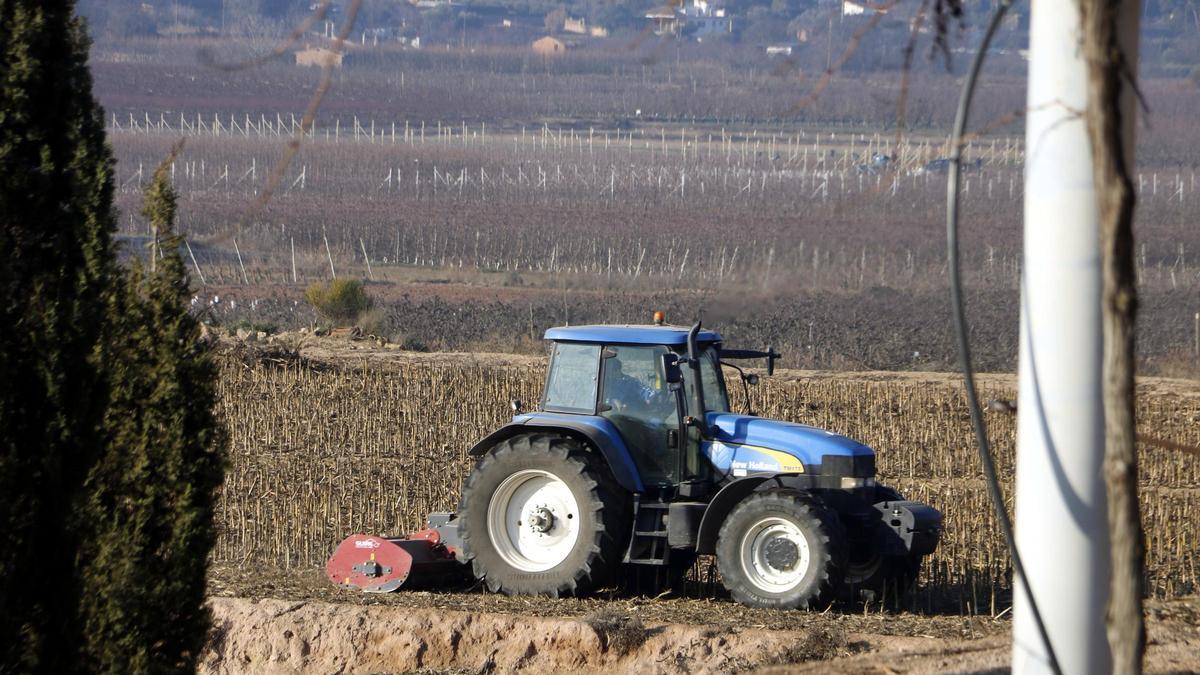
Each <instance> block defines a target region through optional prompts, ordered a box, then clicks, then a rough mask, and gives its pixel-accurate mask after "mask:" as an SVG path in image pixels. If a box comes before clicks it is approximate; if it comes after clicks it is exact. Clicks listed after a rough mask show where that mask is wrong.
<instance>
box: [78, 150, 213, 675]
mask: <svg viewBox="0 0 1200 675" xmlns="http://www.w3.org/2000/svg"><path fill="white" fill-rule="evenodd" d="M171 159H173V158H169V159H168V160H167V161H166V162H164V163H163V165H162V166H160V167H159V169H158V171H157V172H156V173H155V175H154V180H153V182H152V183H151V185H150V187H149V188H148V189H147V191H146V197H145V209H144V210H143V215H145V216H146V218H147V220H149V222H150V224H151V225H152V226H153V228H154V232H155V238H154V239H155V244H154V245H153V246H152V248H151V249H150V251H149V254H150V259H151V261H152V262H151V263H150V265H149V270H148V271H146V270H144V269H143V266H142V265H141V264H140V263H135V264H134V267H133V269H131V270H130V271H129V273H128V275H127V277H126V279H125V282H124V283H123V284H121V286H120V291H119V293H117V294H115V296H114V298H113V307H112V313H111V314H112V316H113V317H114V322H113V324H112V334H111V337H110V339H109V340H108V341H107V344H106V349H107V352H106V354H105V363H106V364H107V369H108V375H109V377H110V381H111V383H112V385H111V392H110V401H109V406H108V410H107V412H106V415H105V424H104V427H105V437H106V440H107V441H108V443H107V446H106V449H105V451H104V454H103V455H102V456H101V458H100V460H99V461H98V462H97V464H96V465H95V466H94V467H93V469H92V471H91V474H90V475H89V477H88V481H87V488H88V489H87V503H86V505H85V506H84V508H83V516H84V518H85V520H86V522H87V523H88V524H89V529H90V532H89V533H88V537H87V539H86V540H85V544H84V548H83V551H82V553H83V554H82V555H81V562H82V564H81V572H82V578H83V582H84V583H83V596H82V602H81V606H82V607H83V609H84V617H85V618H84V624H85V626H84V627H85V635H86V640H87V642H86V650H87V657H88V660H89V662H90V663H91V664H93V665H92V666H91V667H92V668H93V669H95V670H98V671H102V672H114V673H121V672H130V671H132V672H147V671H153V672H159V671H164V670H166V671H173V670H193V669H194V667H195V660H196V658H197V656H198V655H199V652H200V649H201V647H202V646H203V643H204V639H205V637H206V633H207V628H208V620H209V617H208V612H207V610H206V608H205V607H204V604H203V603H204V589H205V575H206V572H207V568H208V552H209V550H210V549H211V548H212V544H213V539H214V533H213V529H212V516H213V506H214V499H215V497H214V493H215V490H216V489H217V488H218V487H219V486H220V484H221V480H222V478H223V463H222V454H221V452H220V448H221V447H222V446H223V443H222V442H221V440H222V436H221V434H220V432H219V431H218V427H217V422H216V419H215V417H214V414H213V408H214V406H215V405H216V390H215V379H216V369H215V365H214V364H213V362H212V359H211V355H210V350H209V348H208V346H206V345H205V343H204V342H202V341H201V339H200V326H199V324H198V323H197V321H196V320H195V318H193V317H192V316H191V315H190V314H189V313H188V311H187V307H188V300H189V298H190V297H191V292H190V290H189V288H188V284H187V273H186V267H185V265H184V262H183V259H182V258H181V257H180V254H179V247H180V246H181V245H182V242H181V240H180V238H179V237H178V236H176V235H175V234H174V232H173V229H172V227H173V223H174V220H175V193H174V190H173V189H172V188H171V185H170V181H169V179H168V177H167V172H168V170H169V166H170V164H169V163H170V161H171Z"/></svg>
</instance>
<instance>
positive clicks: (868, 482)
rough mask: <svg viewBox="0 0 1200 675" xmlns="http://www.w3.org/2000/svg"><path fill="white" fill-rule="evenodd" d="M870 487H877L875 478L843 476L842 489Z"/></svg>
mask: <svg viewBox="0 0 1200 675" xmlns="http://www.w3.org/2000/svg"><path fill="white" fill-rule="evenodd" d="M869 487H875V479H874V478H861V477H854V476H843V477H842V489H843V490H856V489H858V488H869Z"/></svg>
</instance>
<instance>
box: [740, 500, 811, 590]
mask: <svg viewBox="0 0 1200 675" xmlns="http://www.w3.org/2000/svg"><path fill="white" fill-rule="evenodd" d="M777 541H783V542H790V543H791V544H793V545H795V561H794V562H793V563H792V564H789V565H782V566H781V567H776V566H775V565H772V564H771V563H770V562H768V561H767V547H768V546H770V545H771V544H772V542H777ZM779 545H780V544H778V543H777V544H775V546H776V547H778V546H779ZM785 545H786V544H785ZM741 553H742V555H741V558H742V571H743V572H744V573H745V574H746V578H747V579H748V580H749V581H750V583H752V584H754V585H755V586H757V587H758V588H759V589H761V590H764V591H767V592H770V593H784V592H786V591H790V590H792V589H793V588H795V587H796V586H799V585H800V582H801V581H803V580H804V575H805V574H806V573H807V572H808V563H809V550H808V540H807V539H805V538H804V534H803V533H802V532H801V531H800V528H799V527H797V526H796V524H795V523H793V522H792V521H790V520H787V519H786V518H781V517H778V516H770V517H767V518H763V519H762V520H759V521H758V522H756V523H755V524H754V525H753V526H751V527H750V529H749V530H747V531H746V534H745V535H744V536H743V537H742V543H741Z"/></svg>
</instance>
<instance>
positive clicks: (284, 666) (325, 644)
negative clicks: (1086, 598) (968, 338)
mask: <svg viewBox="0 0 1200 675" xmlns="http://www.w3.org/2000/svg"><path fill="white" fill-rule="evenodd" d="M210 597H211V601H210V604H211V606H212V608H213V614H214V628H213V637H212V640H211V642H210V644H209V647H208V649H207V650H206V652H205V654H204V658H203V662H202V664H201V668H200V670H201V672H205V673H231V672H260V673H268V672H269V673H274V672H295V671H320V672H448V673H468V672H469V673H475V672H516V671H529V672H561V671H564V670H573V671H578V672H600V671H617V672H639V673H643V672H644V673H691V672H702V673H706V672H722V673H723V672H764V673H793V672H796V673H804V672H862V673H941V672H994V671H1004V670H1006V669H1007V668H1008V667H1009V659H1010V649H1011V643H1010V630H1011V623H1010V621H1009V617H1008V615H1007V613H1005V614H1004V615H1003V616H1000V617H990V616H927V615H920V614H910V613H890V612H879V611H868V612H857V611H854V612H852V611H847V610H846V608H841V609H840V610H838V611H828V612H823V613H817V612H805V611H771V610H755V609H750V608H746V607H742V606H741V605H738V604H736V603H734V602H732V601H729V600H722V599H705V600H698V599H690V598H675V597H660V598H643V597H628V596H621V595H618V594H608V595H601V596H599V597H593V598H587V599H577V598H568V599H548V598H526V597H515V598H512V597H507V596H503V595H493V594H490V593H485V592H480V591H473V590H467V591H464V592H428V591H400V592H397V593H392V594H388V595H368V594H362V593H357V592H352V591H347V590H343V589H340V588H336V587H334V586H333V585H332V584H330V583H329V582H328V580H326V579H325V577H324V575H323V574H322V572H321V570H316V569H309V570H300V571H295V570H293V571H290V572H289V571H282V570H265V569H261V568H255V567H253V566H252V565H251V566H247V567H244V568H240V569H236V568H215V569H214V570H213V571H212V574H211V583H210ZM1147 616H1148V626H1149V638H1150V639H1149V645H1150V647H1149V650H1148V653H1147V660H1146V670H1147V672H1151V673H1187V672H1200V598H1196V597H1192V598H1183V599H1177V600H1170V601H1152V602H1150V603H1149V604H1148V606H1147Z"/></svg>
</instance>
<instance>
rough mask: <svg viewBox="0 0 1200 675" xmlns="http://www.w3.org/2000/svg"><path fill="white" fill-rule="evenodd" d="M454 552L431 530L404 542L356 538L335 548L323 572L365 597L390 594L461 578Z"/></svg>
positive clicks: (348, 538) (362, 536) (408, 538)
mask: <svg viewBox="0 0 1200 675" xmlns="http://www.w3.org/2000/svg"><path fill="white" fill-rule="evenodd" d="M455 552H456V551H455V548H454V547H452V546H447V545H446V543H444V542H443V541H442V534H441V533H440V532H439V531H438V530H437V529H434V528H430V529H425V530H421V531H420V532H416V533H414V534H412V535H409V536H408V537H407V538H404V539H388V538H384V537H375V536H371V535H368V534H356V535H353V536H350V537H347V538H346V539H345V540H343V541H342V543H340V544H338V547H337V549H336V550H334V552H333V557H331V558H330V559H329V562H328V563H326V565H325V572H326V573H327V574H328V575H329V578H330V579H331V580H332V581H333V583H335V584H338V585H339V586H346V587H355V588H359V589H361V590H362V591H363V592H365V593H391V592H392V591H394V590H396V589H398V588H400V587H401V586H409V587H411V586H417V585H422V584H424V583H427V582H429V581H434V580H441V579H445V578H447V577H453V576H455V575H459V574H461V573H462V567H463V566H462V565H461V564H460V563H459V562H458V560H457V559H456V558H455Z"/></svg>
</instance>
